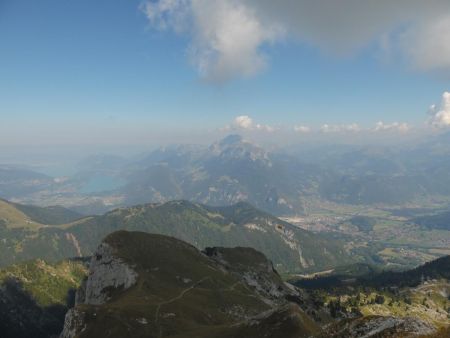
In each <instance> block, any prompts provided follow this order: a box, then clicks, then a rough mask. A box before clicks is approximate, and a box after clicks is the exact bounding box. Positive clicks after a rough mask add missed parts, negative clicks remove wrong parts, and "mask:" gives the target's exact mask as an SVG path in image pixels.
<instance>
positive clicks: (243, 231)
mask: <svg viewBox="0 0 450 338" xmlns="http://www.w3.org/2000/svg"><path fill="white" fill-rule="evenodd" d="M117 230H130V231H145V232H149V233H157V234H163V235H170V236H174V237H176V238H179V239H181V240H184V241H186V242H188V243H192V244H193V245H195V246H196V247H198V248H204V247H208V246H227V247H234V246H243V247H252V248H255V249H257V250H259V251H261V252H263V253H264V254H265V255H267V256H268V257H269V258H270V259H271V260H272V261H273V262H274V264H275V266H276V268H277V269H278V270H279V271H281V272H286V271H293V272H297V271H298V272H305V271H306V272H307V271H320V270H326V269H329V268H332V267H335V266H338V265H343V264H348V263H352V262H354V261H355V260H356V258H355V257H353V256H351V254H350V253H348V252H347V251H346V250H344V246H343V244H342V243H341V242H339V241H336V240H332V239H327V238H326V237H324V236H322V235H319V234H313V233H311V232H309V231H306V230H302V229H300V228H298V227H295V226H293V225H291V224H289V223H286V222H284V221H281V220H280V219H278V218H276V217H273V216H271V215H269V214H266V213H264V212H262V211H259V210H258V209H255V208H254V207H252V206H251V205H249V204H246V203H238V204H235V205H233V206H230V207H207V206H204V205H200V204H193V203H190V202H186V201H174V202H168V203H164V204H147V205H140V206H135V207H129V208H120V209H117V210H114V211H112V212H109V213H107V214H105V215H102V216H94V217H87V218H84V219H80V220H77V221H76V222H73V223H69V224H66V225H61V226H54V227H49V226H42V225H40V226H37V227H35V228H33V229H30V228H25V227H24V228H19V227H15V228H10V227H6V226H2V225H1V224H0V236H1V238H2V239H3V240H2V241H0V252H1V253H2V255H1V256H0V266H1V265H9V264H12V263H15V262H20V261H23V260H29V259H33V258H37V257H39V258H43V259H47V260H52V261H57V260H60V259H63V258H66V257H75V256H89V255H91V254H92V252H93V250H95V248H96V247H97V246H98V244H99V243H100V241H101V240H102V239H103V238H104V237H105V236H107V235H108V234H110V233H112V232H114V231H117Z"/></svg>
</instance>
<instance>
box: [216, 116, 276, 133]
mask: <svg viewBox="0 0 450 338" xmlns="http://www.w3.org/2000/svg"><path fill="white" fill-rule="evenodd" d="M220 130H221V131H224V132H229V131H232V130H243V131H262V132H268V133H272V132H274V131H276V130H278V129H277V128H275V127H273V126H269V125H265V124H260V123H254V122H253V119H252V118H251V117H250V116H248V115H240V116H236V117H235V118H234V120H233V123H232V124H231V125H227V126H225V127H223V128H221V129H220Z"/></svg>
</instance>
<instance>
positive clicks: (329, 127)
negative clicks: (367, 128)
mask: <svg viewBox="0 0 450 338" xmlns="http://www.w3.org/2000/svg"><path fill="white" fill-rule="evenodd" d="M361 130H362V129H361V127H360V126H359V125H358V124H356V123H351V124H324V125H322V126H321V127H320V131H321V132H322V133H343V132H358V131H361Z"/></svg>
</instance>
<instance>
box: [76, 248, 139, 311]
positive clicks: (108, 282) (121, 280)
mask: <svg viewBox="0 0 450 338" xmlns="http://www.w3.org/2000/svg"><path fill="white" fill-rule="evenodd" d="M137 277H138V275H137V273H136V272H135V271H134V270H133V268H132V267H131V266H129V265H128V264H126V263H125V262H124V261H123V260H122V259H120V258H118V257H116V256H114V249H113V248H112V247H111V246H110V245H109V244H107V243H105V242H103V243H102V244H101V245H100V246H99V247H98V249H97V251H96V252H95V254H94V256H93V257H92V261H91V265H90V269H89V276H88V279H87V281H86V286H85V290H84V292H85V293H84V297H83V295H78V296H77V299H78V300H79V301H80V300H83V303H84V304H91V305H100V304H103V303H105V302H106V301H107V300H108V299H109V298H110V297H111V292H113V291H114V290H116V289H121V290H126V289H128V288H130V287H131V286H133V285H134V284H135V283H136V280H137ZM80 290H82V289H80Z"/></svg>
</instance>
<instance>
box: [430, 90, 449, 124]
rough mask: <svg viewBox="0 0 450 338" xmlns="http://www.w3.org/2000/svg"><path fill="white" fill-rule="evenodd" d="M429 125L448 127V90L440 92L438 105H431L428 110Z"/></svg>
mask: <svg viewBox="0 0 450 338" xmlns="http://www.w3.org/2000/svg"><path fill="white" fill-rule="evenodd" d="M429 114H430V115H431V118H430V120H429V123H430V125H432V126H433V127H436V128H445V127H450V92H444V93H443V94H442V101H441V104H440V106H439V107H438V106H436V105H432V106H431V107H430V110H429Z"/></svg>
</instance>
